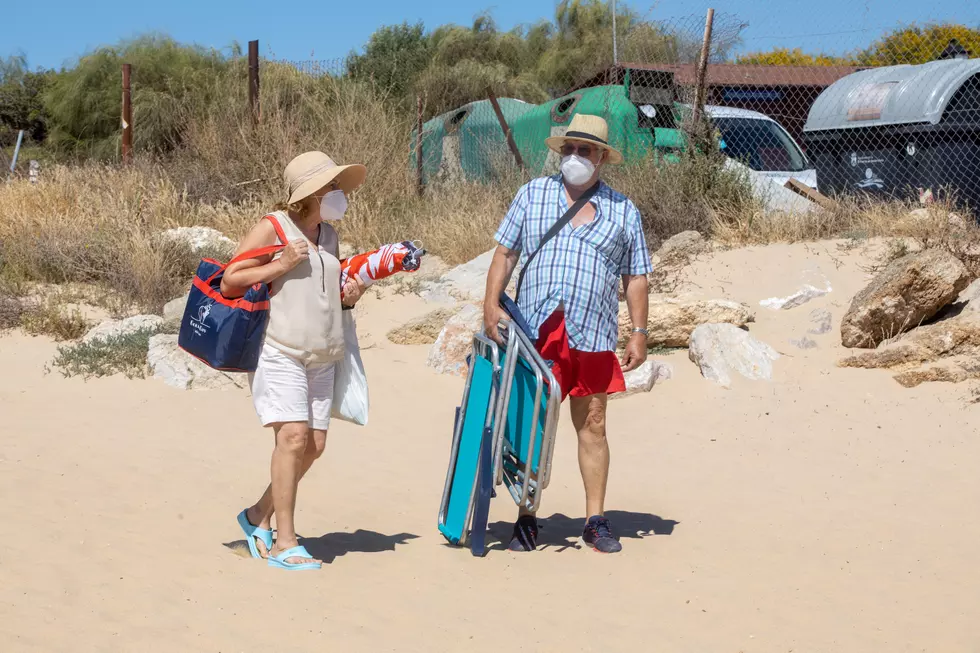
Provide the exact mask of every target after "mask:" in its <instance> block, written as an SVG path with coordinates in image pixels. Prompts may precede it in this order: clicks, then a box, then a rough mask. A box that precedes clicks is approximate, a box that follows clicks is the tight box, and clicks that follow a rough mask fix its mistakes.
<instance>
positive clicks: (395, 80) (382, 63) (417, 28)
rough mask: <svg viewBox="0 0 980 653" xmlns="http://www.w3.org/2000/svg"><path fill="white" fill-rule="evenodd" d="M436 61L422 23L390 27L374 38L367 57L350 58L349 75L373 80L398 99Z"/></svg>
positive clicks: (351, 55)
mask: <svg viewBox="0 0 980 653" xmlns="http://www.w3.org/2000/svg"><path fill="white" fill-rule="evenodd" d="M431 59H432V53H431V48H430V45H429V37H428V36H427V35H426V34H425V27H424V26H423V25H422V23H416V24H415V25H409V24H408V23H402V24H401V25H386V26H384V27H382V28H381V29H379V30H377V31H376V32H374V34H372V35H371V38H370V40H369V41H368V43H367V45H366V46H365V48H364V53H363V54H357V53H355V52H352V53H351V54H350V55H348V57H347V62H346V67H347V72H348V74H350V75H351V76H352V77H354V78H355V79H364V80H367V79H373V80H374V82H375V83H376V84H377V85H378V86H379V87H380V88H382V89H384V90H386V91H390V92H391V93H393V94H394V95H396V96H404V95H406V94H407V93H408V91H409V89H410V88H411V87H412V84H413V83H414V81H415V80H416V78H418V76H419V75H420V74H421V73H422V71H424V70H425V68H426V67H427V66H428V65H429V61H431Z"/></svg>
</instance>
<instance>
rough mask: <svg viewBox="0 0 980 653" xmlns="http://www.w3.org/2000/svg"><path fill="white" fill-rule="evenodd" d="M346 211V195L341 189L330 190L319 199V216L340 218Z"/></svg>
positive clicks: (326, 218) (333, 218) (332, 218)
mask: <svg viewBox="0 0 980 653" xmlns="http://www.w3.org/2000/svg"><path fill="white" fill-rule="evenodd" d="M346 212H347V196H346V195H344V191H342V190H332V191H330V192H329V193H327V194H326V195H324V196H323V199H321V200H320V217H321V218H322V219H324V220H332V221H337V220H341V219H343V217H344V213H346Z"/></svg>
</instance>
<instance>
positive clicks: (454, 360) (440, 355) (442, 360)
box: [426, 304, 483, 375]
mask: <svg viewBox="0 0 980 653" xmlns="http://www.w3.org/2000/svg"><path fill="white" fill-rule="evenodd" d="M482 330H483V306H482V305H479V304H467V305H465V306H464V307H463V308H462V309H461V310H460V311H459V312H458V313H456V315H454V316H453V317H451V318H450V319H449V321H448V322H446V326H444V327H443V328H442V331H441V332H440V333H439V337H438V338H436V342H435V344H433V345H432V348H431V349H430V350H429V358H428V360H427V361H426V364H427V365H428V366H429V367H431V368H433V369H435V371H436V372H439V373H440V374H456V375H463V374H466V370H467V367H466V357H467V356H468V355H469V354H470V352H471V351H472V350H473V335H474V334H475V333H476V332H478V331H482Z"/></svg>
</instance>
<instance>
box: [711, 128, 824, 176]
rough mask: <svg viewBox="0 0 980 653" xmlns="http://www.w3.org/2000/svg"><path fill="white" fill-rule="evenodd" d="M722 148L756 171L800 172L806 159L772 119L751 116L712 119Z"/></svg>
mask: <svg viewBox="0 0 980 653" xmlns="http://www.w3.org/2000/svg"><path fill="white" fill-rule="evenodd" d="M713 122H714V124H715V126H716V127H717V128H718V129H719V130H720V131H721V137H722V141H723V144H724V148H723V149H722V151H723V152H724V153H725V154H727V155H728V156H730V157H731V158H733V159H736V160H738V161H741V162H742V163H744V164H745V165H747V166H748V167H750V168H752V169H753V170H757V171H759V172H780V171H789V172H800V171H801V170H804V169H805V167H806V159H805V158H804V157H803V153H802V152H801V151H800V148H799V147H798V146H797V145H796V143H795V142H794V141H793V139H792V138H790V136H789V134H787V133H786V132H785V131H783V129H782V128H780V127H779V125H777V124H776V123H775V122H772V121H770V120H756V119H753V118H714V120H713Z"/></svg>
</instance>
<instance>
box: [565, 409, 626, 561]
mask: <svg viewBox="0 0 980 653" xmlns="http://www.w3.org/2000/svg"><path fill="white" fill-rule="evenodd" d="M608 401H609V400H608V396H607V395H605V394H598V395H592V396H591V397H571V398H570V402H569V403H570V407H571V412H572V424H573V425H574V426H575V430H576V431H577V432H578V466H579V471H581V473H582V483H583V484H584V485H585V517H586V520H587V522H586V525H585V530H584V532H583V534H582V539H583V540H584V541H585V543H586V544H588V545H589V546H591V547H592V548H594V549H596V550H597V551H601V552H602V553H615V552H617V551H619V550H621V549H622V546H621V545H620V543H619V541H618V540H616V539H615V538H614V537H613V535H612V532H611V531H610V528H609V522H608V520H607V519H606V518H605V503H606V483H607V481H608V480H609V442H608V440H607V439H606V405H607V403H608Z"/></svg>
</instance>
